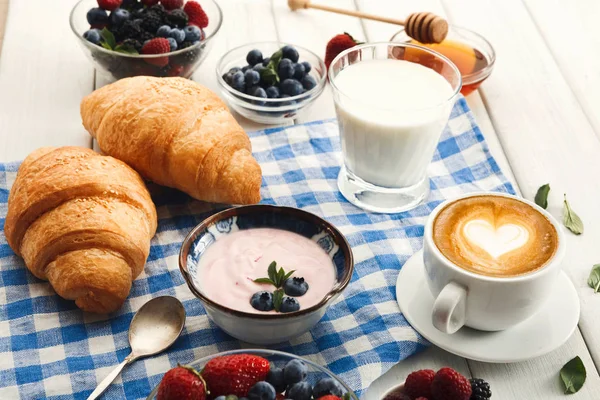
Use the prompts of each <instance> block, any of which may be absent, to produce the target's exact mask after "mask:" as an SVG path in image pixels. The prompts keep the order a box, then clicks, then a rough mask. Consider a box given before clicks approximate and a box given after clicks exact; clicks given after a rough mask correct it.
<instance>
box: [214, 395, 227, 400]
mask: <svg viewBox="0 0 600 400" xmlns="http://www.w3.org/2000/svg"><path fill="white" fill-rule="evenodd" d="M215 400H225V396H218V397H215Z"/></svg>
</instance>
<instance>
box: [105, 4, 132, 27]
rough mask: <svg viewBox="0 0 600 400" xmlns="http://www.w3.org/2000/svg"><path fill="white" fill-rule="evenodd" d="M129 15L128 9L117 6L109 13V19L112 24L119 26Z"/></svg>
mask: <svg viewBox="0 0 600 400" xmlns="http://www.w3.org/2000/svg"><path fill="white" fill-rule="evenodd" d="M130 16H131V15H130V14H129V11H127V10H124V9H122V8H117V9H115V10H114V11H113V12H111V13H110V17H109V19H110V23H111V25H112V26H121V25H123V23H124V22H125V21H127V20H128V19H129V17H130Z"/></svg>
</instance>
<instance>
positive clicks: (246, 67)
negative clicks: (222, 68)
mask: <svg viewBox="0 0 600 400" xmlns="http://www.w3.org/2000/svg"><path fill="white" fill-rule="evenodd" d="M250 68H252V66H251V65H246V66H245V67H243V68H242V72H246V71H248V70H249V69H250Z"/></svg>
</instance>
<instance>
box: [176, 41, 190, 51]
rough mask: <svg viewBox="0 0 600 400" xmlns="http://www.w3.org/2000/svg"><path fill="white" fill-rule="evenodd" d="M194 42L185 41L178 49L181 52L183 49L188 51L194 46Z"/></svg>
mask: <svg viewBox="0 0 600 400" xmlns="http://www.w3.org/2000/svg"><path fill="white" fill-rule="evenodd" d="M193 45H194V42H190V41H189V40H185V41H183V42H181V44H180V45H179V46H178V47H177V48H178V49H179V50H181V49H187V48H188V47H190V46H193Z"/></svg>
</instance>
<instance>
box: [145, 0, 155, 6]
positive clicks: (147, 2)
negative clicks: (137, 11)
mask: <svg viewBox="0 0 600 400" xmlns="http://www.w3.org/2000/svg"><path fill="white" fill-rule="evenodd" d="M142 4H143V5H145V6H148V7H150V6H154V5H156V4H158V0H142Z"/></svg>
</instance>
